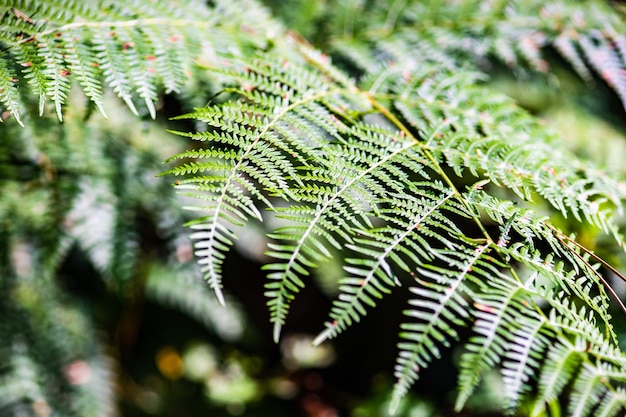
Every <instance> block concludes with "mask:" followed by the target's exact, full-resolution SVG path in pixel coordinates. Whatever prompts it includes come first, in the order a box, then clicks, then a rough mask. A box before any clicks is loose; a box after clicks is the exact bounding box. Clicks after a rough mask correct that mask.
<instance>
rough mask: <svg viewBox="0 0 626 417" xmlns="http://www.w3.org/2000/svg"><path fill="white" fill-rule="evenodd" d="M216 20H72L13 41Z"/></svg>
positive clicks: (207, 23)
mask: <svg viewBox="0 0 626 417" xmlns="http://www.w3.org/2000/svg"><path fill="white" fill-rule="evenodd" d="M216 22H218V19H217V18H215V19H212V20H208V21H199V20H187V19H170V18H153V19H133V20H125V21H123V22H93V21H87V22H72V23H68V24H65V25H62V26H57V27H54V28H51V29H48V30H44V31H41V32H39V33H37V34H35V35H32V36H29V37H27V38H23V39H20V40H19V41H17V42H15V44H16V45H19V44H24V43H28V42H31V41H33V40H35V39H37V38H38V37H39V38H44V37H46V36H48V35H52V34H55V33H57V32H65V31H68V30H74V29H79V28H85V27H90V28H113V27H142V26H168V27H189V26H193V27H197V28H207V27H211V26H214V25H215V23H216Z"/></svg>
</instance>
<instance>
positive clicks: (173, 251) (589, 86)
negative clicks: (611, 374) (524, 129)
mask: <svg viewBox="0 0 626 417" xmlns="http://www.w3.org/2000/svg"><path fill="white" fill-rule="evenodd" d="M338 3H340V2H334V1H330V0H318V1H311V0H291V1H285V0H266V4H267V6H268V7H269V8H270V9H271V11H272V12H273V13H274V15H275V16H277V17H278V18H279V19H281V20H282V21H283V22H284V24H285V26H286V27H289V28H290V29H293V30H295V31H297V32H299V33H300V34H302V35H303V36H304V37H306V38H307V39H309V40H310V41H311V42H312V43H313V44H314V45H315V46H318V47H320V48H321V49H322V50H333V42H334V40H335V38H341V34H342V33H346V32H350V31H351V30H352V29H351V27H350V22H352V17H353V16H351V15H350V13H352V12H351V10H352V11H353V9H349V8H348V7H347V6H346V7H345V8H344V6H342V5H340V4H338ZM347 3H350V4H352V3H355V2H346V4H347ZM357 3H358V2H357ZM361 3H363V4H365V2H364V1H362V2H361ZM342 12H344V13H343V14H342ZM331 35H332V36H331ZM547 60H548V62H550V64H551V65H552V66H553V71H552V73H551V74H550V75H545V74H541V73H538V72H536V71H533V70H524V69H519V70H516V72H515V73H514V74H511V71H510V69H509V68H504V67H502V66H500V65H499V64H497V63H495V62H488V63H485V64H484V65H485V67H484V70H485V71H486V72H487V73H488V74H489V76H490V79H489V81H488V84H489V85H490V86H491V87H492V88H494V89H496V90H499V91H502V92H505V93H506V94H508V95H509V96H511V97H513V98H514V99H515V100H516V101H517V102H518V103H520V104H521V105H522V106H523V107H525V108H527V109H528V110H529V111H530V112H532V113H533V114H535V115H536V116H538V117H539V118H540V119H542V120H543V121H544V123H545V124H546V125H547V126H549V127H550V128H553V129H554V130H555V131H557V132H559V133H560V135H561V136H562V137H563V138H564V139H565V140H566V141H567V145H568V146H570V147H571V149H573V150H574V151H575V152H576V153H577V154H579V155H581V156H584V157H586V158H590V159H593V160H595V161H597V162H598V163H599V164H600V165H601V166H604V167H605V168H606V169H607V171H611V172H614V173H619V174H626V165H625V164H624V160H625V159H626V136H625V134H626V123H625V120H626V119H625V118H624V110H623V108H622V103H621V101H620V100H619V98H618V97H617V96H616V94H615V93H614V92H613V91H612V90H610V89H609V88H608V87H606V86H605V84H603V83H602V82H600V81H599V80H595V79H592V80H589V81H583V80H581V79H580V78H579V77H578V76H577V75H576V74H574V73H573V72H572V70H570V69H569V66H568V65H566V64H565V63H564V62H563V61H562V60H561V58H559V57H558V56H557V55H556V54H555V53H550V52H549V51H548V54H547ZM195 82H196V83H198V85H196V86H192V87H190V88H189V90H190V91H193V89H194V88H196V89H198V90H202V89H204V90H205V91H210V90H211V87H210V82H208V81H206V80H196V81H195ZM207 96H208V94H207ZM194 100H195V101H196V102H194ZM194 100H188V97H187V98H185V97H181V96H176V95H167V96H162V97H161V99H160V102H159V109H158V110H159V111H158V115H159V120H157V122H156V123H154V122H147V121H142V120H140V119H138V118H137V117H136V116H134V115H132V114H131V113H130V111H128V110H127V109H126V108H125V107H123V106H121V105H120V104H119V100H118V99H117V98H115V97H113V96H108V97H106V100H105V108H106V111H107V113H108V115H109V119H108V120H107V119H105V118H103V117H102V116H101V115H100V114H99V113H97V112H94V111H93V110H94V109H93V108H91V107H90V105H89V104H88V103H87V101H86V100H85V99H84V97H82V96H81V93H80V92H78V91H77V92H76V93H75V96H72V97H71V98H70V99H69V100H68V102H69V105H68V107H67V108H66V113H65V115H64V123H63V125H62V126H61V125H60V124H59V123H58V121H57V120H56V119H55V118H54V116H53V115H50V114H46V115H45V116H44V117H42V118H39V119H36V120H32V121H31V123H27V124H26V127H25V128H21V127H19V126H17V125H16V124H15V123H6V124H4V125H3V126H2V127H0V129H1V130H0V132H1V134H2V140H1V141H0V184H1V188H0V190H1V192H0V210H1V212H0V223H1V227H0V246H1V251H0V256H2V257H3V259H2V261H1V262H0V266H2V268H5V269H6V268H7V265H11V266H12V268H13V270H14V272H15V273H14V274H9V273H8V271H6V270H3V271H0V273H1V274H2V275H4V276H12V277H13V278H12V281H11V282H9V280H4V281H3V282H2V284H3V285H4V286H5V288H3V291H4V292H3V294H7V295H5V296H4V297H2V298H1V299H0V317H1V319H0V340H1V342H0V358H1V360H0V415H9V414H5V412H10V413H12V414H10V415H14V416H32V415H34V416H38V417H49V416H50V417H51V416H54V415H56V414H54V413H53V412H52V408H51V405H50V404H48V403H47V402H46V399H47V398H51V397H54V398H66V400H67V401H66V402H65V403H62V404H55V410H57V411H55V412H63V413H67V414H68V415H81V416H91V415H94V416H95V415H106V414H101V413H102V410H105V411H106V413H108V415H116V414H117V415H121V416H128V417H144V416H215V417H218V416H251V417H252V416H272V417H281V416H302V417H337V416H351V417H375V416H383V415H387V412H388V411H387V410H388V401H389V399H390V391H391V388H392V385H393V379H392V369H393V363H394V357H395V354H396V352H395V341H396V340H397V335H396V334H395V330H394V329H396V326H394V325H390V323H397V322H399V320H400V314H401V312H400V311H398V309H396V308H393V307H394V305H397V303H398V302H399V300H398V297H402V295H393V296H392V297H390V298H388V299H386V300H384V301H383V302H381V303H380V305H379V307H378V313H377V314H375V315H369V316H368V317H366V318H365V319H364V320H363V322H362V323H361V324H359V325H358V326H355V327H354V328H352V329H351V330H350V331H349V332H347V333H346V334H345V335H344V336H343V337H341V338H339V339H338V340H336V341H333V342H330V343H325V344H323V345H322V346H320V347H312V345H311V341H312V337H313V335H315V334H317V332H318V331H319V330H320V325H321V323H322V322H323V320H324V318H325V314H326V312H327V311H328V310H329V308H330V299H331V297H332V296H333V295H335V294H336V288H335V287H334V285H335V284H334V283H335V282H336V278H337V277H338V276H339V275H340V274H341V265H340V264H338V263H336V264H335V263H332V262H331V263H329V264H327V265H325V266H324V269H323V270H321V271H322V273H320V274H319V275H320V276H319V277H317V283H318V285H317V286H315V287H308V288H307V289H306V290H304V291H303V292H302V294H301V296H300V297H299V298H298V299H297V300H296V301H295V302H294V305H293V313H292V315H291V317H290V319H289V321H288V323H287V325H286V327H285V336H284V337H283V340H282V341H281V343H280V344H279V345H275V344H274V343H273V342H272V340H271V328H270V324H269V320H268V312H267V309H266V306H265V302H266V300H265V298H264V297H263V292H264V290H263V283H264V274H263V272H262V271H261V270H260V266H261V265H262V263H263V262H264V255H263V250H264V248H265V237H264V233H265V230H264V229H263V228H262V226H261V225H259V226H258V228H257V229H253V228H251V229H247V230H246V231H245V236H244V235H243V234H242V235H241V236H242V238H241V239H239V241H238V242H237V243H236V249H237V250H236V251H235V252H234V253H232V254H231V256H229V257H228V258H227V260H226V263H225V266H224V275H226V276H229V277H231V278H230V279H229V280H227V282H225V285H226V287H225V293H226V294H227V303H226V307H221V306H220V305H219V304H218V302H217V300H216V299H215V297H214V295H213V293H212V292H211V291H210V289H209V288H208V287H207V286H206V285H205V284H204V283H203V282H202V280H201V279H200V278H199V277H200V275H201V274H200V273H199V272H198V270H197V268H198V267H197V265H196V263H195V262H194V260H193V251H192V248H191V245H190V242H189V240H188V238H187V231H186V230H184V229H183V226H182V225H183V224H184V222H185V220H188V216H189V213H188V212H184V211H183V210H182V208H181V207H182V206H183V205H184V204H180V202H179V199H180V198H181V197H180V196H176V195H175V193H174V191H173V188H172V187H171V184H170V183H169V182H168V181H171V179H164V178H162V177H158V174H159V173H160V172H162V171H163V170H164V166H163V164H162V161H164V160H165V159H166V158H168V157H169V156H171V155H173V154H175V153H177V152H180V151H181V150H183V149H185V148H186V147H188V146H190V145H189V144H187V143H183V141H182V139H181V138H180V137H177V136H174V135H171V134H169V133H167V132H166V128H173V127H175V126H173V125H175V123H178V122H171V121H168V120H167V119H168V118H169V117H171V116H175V115H178V114H181V113H183V112H185V111H188V110H190V108H191V107H192V106H193V105H196V104H202V103H200V102H197V101H198V99H197V98H195V99H194ZM112 120H115V123H113V122H111V121H112ZM146 120H147V119H146ZM180 123H182V122H180ZM16 129H20V130H21V129H26V130H27V134H24V132H23V131H20V132H19V133H16V132H14V130H16ZM22 138H27V139H28V140H27V141H23V140H22ZM70 202H71V209H68V208H69V207H70V206H69V204H70ZM537 210H538V211H541V208H540V207H539V208H537ZM547 210H548V209H547V208H546V211H547ZM550 213H551V215H554V213H553V212H550ZM561 223H562V224H561V226H563V227H564V228H565V229H566V230H568V231H571V232H576V233H577V235H578V238H579V240H581V241H582V242H583V243H584V244H585V245H587V247H589V248H592V249H593V250H595V251H597V252H598V253H599V254H600V255H601V256H603V257H604V258H606V259H607V260H609V261H611V262H613V263H614V264H615V265H617V266H618V267H620V266H621V267H623V266H624V265H625V264H626V263H625V261H626V260H625V259H624V255H623V253H621V254H620V253H617V252H615V250H614V249H611V248H612V245H609V244H605V243H606V242H604V240H603V239H604V237H602V236H601V235H599V234H598V233H597V231H596V230H595V229H591V228H584V227H582V226H580V224H578V223H574V222H571V221H570V220H566V219H562V220H561ZM612 282H613V284H614V285H615V286H616V288H617V289H618V292H619V294H620V295H621V296H624V295H626V288H624V286H623V285H622V286H621V287H620V285H619V282H618V281H617V280H614V281H612ZM394 297H395V298H394ZM615 317H616V321H615V324H616V327H618V329H622V330H621V331H620V330H617V333H618V334H622V335H624V338H626V320H624V318H623V315H620V314H619V313H616V314H615ZM620 326H621V327H620ZM60 334H62V335H64V337H62V338H60V337H58V335H60ZM367 334H377V337H376V338H375V339H371V338H366V337H365V335H367ZM366 339H367V340H370V341H371V340H381V341H384V343H383V342H381V343H375V342H370V343H369V344H366V345H365V344H363V340H366ZM623 342H624V343H626V340H624V341H623ZM624 346H626V344H625V345H624ZM29 350H30V351H29ZM76 358H81V359H76ZM449 359H450V360H442V361H438V362H435V363H434V364H433V365H432V366H431V367H430V369H428V370H426V371H425V372H424V373H423V376H422V378H421V379H420V381H418V383H417V384H416V386H415V388H414V389H413V391H412V393H411V394H410V395H409V396H408V397H407V398H406V400H405V401H404V403H403V405H402V407H401V409H400V410H399V413H398V414H397V415H398V416H399V417H426V416H433V417H436V416H451V415H453V413H452V411H451V408H452V407H451V404H452V403H453V397H454V389H455V386H456V370H455V368H454V366H453V364H454V354H453V357H452V358H449ZM55 370H56V371H55ZM59 381H61V382H59ZM498 384H499V380H498V377H497V376H496V375H494V376H493V377H490V376H487V377H486V378H485V380H484V382H483V385H482V387H481V389H480V390H479V393H478V394H477V395H475V396H474V398H473V399H472V401H471V402H470V404H469V405H468V407H467V409H466V411H464V412H463V414H461V415H467V416H470V415H471V416H484V417H487V416H498V415H500V414H499V413H500V411H499V409H500V407H499V397H498V395H499V385H498ZM41 387H43V391H42V388H41ZM442 393H447V394H442ZM77 396H78V397H77ZM18 397H19V398H22V399H23V400H22V402H21V403H20V404H14V403H7V402H3V399H6V398H18ZM72 398H82V399H83V400H84V401H83V402H76V401H73V400H72ZM94 404H98V407H95V408H97V409H98V411H97V412H96V411H94V410H95V408H94ZM3 410H4V411H3ZM59 410H60V411H59Z"/></svg>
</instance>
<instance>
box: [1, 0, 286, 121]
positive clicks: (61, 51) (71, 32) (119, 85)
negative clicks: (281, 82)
mask: <svg viewBox="0 0 626 417" xmlns="http://www.w3.org/2000/svg"><path fill="white" fill-rule="evenodd" d="M93 6H94V5H93V4H92V5H86V4H84V2H79V1H74V0H68V1H61V2H59V1H55V2H37V3H33V2H17V3H16V4H15V5H14V6H13V7H8V6H6V5H5V6H0V16H1V23H2V26H0V29H1V30H0V39H1V40H0V47H1V49H2V51H3V53H2V55H0V59H1V60H2V63H1V64H0V68H2V70H1V71H2V73H1V74H0V75H2V80H1V83H2V84H3V85H4V86H5V88H4V89H3V91H2V94H3V95H2V96H0V98H2V100H1V102H2V103H3V104H4V105H5V106H6V110H7V111H9V112H10V113H11V114H12V115H13V116H14V117H16V119H18V120H19V118H20V116H21V114H22V113H23V109H22V108H25V107H26V106H25V102H24V100H26V99H27V94H25V92H22V94H19V95H18V94H15V89H16V87H17V86H21V85H24V87H26V86H28V89H29V90H30V91H32V93H34V94H35V95H36V96H37V97H38V100H39V113H40V114H42V113H43V111H44V105H45V103H46V102H48V101H51V102H52V103H53V105H54V108H55V111H56V114H57V116H58V118H59V119H60V120H61V119H62V117H63V111H62V108H63V105H64V103H65V101H66V99H67V96H68V93H69V91H70V87H71V86H72V84H73V81H74V80H76V81H78V85H79V86H80V88H81V89H82V90H83V91H84V93H85V95H86V96H87V97H88V98H89V99H90V100H92V101H93V103H94V104H95V105H96V107H97V108H98V109H99V110H100V111H101V112H103V114H104V108H103V107H102V105H103V99H102V92H103V90H104V89H105V88H106V87H110V88H112V89H113V90H114V91H115V93H116V94H117V95H118V96H119V97H120V98H121V99H122V100H124V102H125V103H126V104H127V105H128V107H129V108H130V109H131V110H132V111H133V112H134V113H136V114H138V111H137V108H136V103H135V100H136V99H137V98H139V99H141V100H143V102H144V104H145V109H147V111H148V113H149V115H150V116H151V117H152V118H154V117H155V116H156V111H157V108H156V102H157V100H158V94H159V92H160V91H162V90H164V91H165V93H180V92H181V91H182V90H183V88H184V86H185V84H186V83H187V81H188V80H189V79H190V77H192V76H193V75H194V74H193V72H194V71H196V70H197V68H198V64H203V62H202V61H203V59H204V56H207V57H208V56H210V55H211V54H213V55H215V51H220V52H228V53H233V52H235V53H236V52H238V51H239V50H240V49H242V48H243V47H244V46H245V45H246V44H250V43H258V42H259V41H260V40H262V38H261V39H258V37H255V36H253V35H252V34H248V33H247V32H245V31H238V25H241V24H242V22H243V21H244V17H245V16H249V17H250V18H252V17H251V16H256V17H258V18H260V19H261V20H260V21H259V23H261V22H263V25H265V26H263V27H265V28H268V26H269V25H272V22H270V21H269V19H267V16H266V12H265V11H264V10H263V9H262V8H260V7H258V6H257V5H255V4H251V5H250V7H249V8H248V9H247V10H246V13H245V16H243V15H241V13H239V11H237V12H235V11H234V10H232V7H224V5H223V4H219V5H218V6H216V7H218V8H219V9H210V8H208V7H207V6H206V5H204V4H202V3H200V2H192V1H189V2H184V4H180V5H179V6H180V7H176V10H175V11H174V10H172V8H171V7H170V5H169V4H168V3H167V2H163V1H157V2H151V3H150V5H149V6H147V5H146V4H144V2H139V1H134V0H125V1H116V2H112V3H110V4H108V3H106V4H103V5H100V7H93ZM173 14H174V16H175V18H172V16H173ZM40 16H45V18H40ZM273 24H274V25H275V27H276V28H278V25H277V24H275V23H273ZM278 31H279V29H277V32H278ZM206 34H211V35H210V36H209V37H207V36H205V35H206ZM10 83H16V84H17V85H16V86H15V87H11V84H10Z"/></svg>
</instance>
